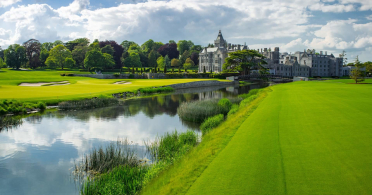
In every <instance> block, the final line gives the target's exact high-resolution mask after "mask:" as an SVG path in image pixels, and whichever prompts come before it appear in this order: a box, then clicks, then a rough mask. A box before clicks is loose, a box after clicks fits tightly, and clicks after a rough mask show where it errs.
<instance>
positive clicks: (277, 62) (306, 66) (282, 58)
mask: <svg viewBox="0 0 372 195" xmlns="http://www.w3.org/2000/svg"><path fill="white" fill-rule="evenodd" d="M244 49H249V48H248V46H247V45H246V44H244V45H234V44H230V43H228V42H227V41H226V40H225V39H224V38H223V36H222V33H221V31H219V33H218V36H217V39H216V40H215V41H214V47H213V48H204V49H203V50H202V51H201V52H200V54H199V72H203V70H204V67H205V70H206V71H207V72H211V71H212V72H221V71H222V65H223V64H224V63H225V59H226V58H227V57H228V54H229V53H230V52H234V51H238V50H244ZM257 51H258V52H259V53H261V54H262V55H264V56H265V57H266V62H267V65H265V66H266V68H268V69H269V72H270V74H275V75H282V76H301V77H314V76H315V77H316V76H320V77H331V76H345V75H344V74H345V73H346V71H343V68H342V67H343V66H342V65H343V58H342V57H335V56H334V55H333V54H330V55H328V54H327V52H324V53H323V51H320V52H319V54H316V53H315V50H310V49H308V50H304V51H303V52H299V51H298V52H295V53H294V54H288V53H287V52H283V53H280V51H279V47H275V48H274V50H271V49H270V48H269V49H267V48H264V49H263V50H262V49H261V50H260V49H258V50H257Z"/></svg>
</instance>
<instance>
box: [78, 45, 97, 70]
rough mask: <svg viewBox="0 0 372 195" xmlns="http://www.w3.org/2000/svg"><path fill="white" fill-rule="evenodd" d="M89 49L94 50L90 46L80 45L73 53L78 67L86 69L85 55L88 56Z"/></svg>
mask: <svg viewBox="0 0 372 195" xmlns="http://www.w3.org/2000/svg"><path fill="white" fill-rule="evenodd" d="M97 46H98V45H97ZM89 49H92V48H90V47H88V46H82V45H78V46H76V47H75V49H74V50H73V51H72V53H71V54H72V59H74V60H75V62H76V65H77V66H78V67H81V68H84V59H85V55H86V54H87V52H88V51H89Z"/></svg>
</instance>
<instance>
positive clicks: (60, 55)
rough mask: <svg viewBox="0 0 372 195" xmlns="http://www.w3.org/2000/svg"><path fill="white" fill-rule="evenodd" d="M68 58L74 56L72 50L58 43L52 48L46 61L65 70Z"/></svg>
mask: <svg viewBox="0 0 372 195" xmlns="http://www.w3.org/2000/svg"><path fill="white" fill-rule="evenodd" d="M66 58H72V54H71V51H70V50H68V49H67V48H66V47H65V46H63V45H57V46H55V47H53V49H51V50H50V52H49V57H48V58H47V60H46V63H47V65H48V63H49V65H52V66H57V67H60V68H62V70H63V68H64V67H65V65H66ZM52 61H53V62H52ZM49 65H48V66H49Z"/></svg>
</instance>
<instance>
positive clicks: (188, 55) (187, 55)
mask: <svg viewBox="0 0 372 195" xmlns="http://www.w3.org/2000/svg"><path fill="white" fill-rule="evenodd" d="M189 57H190V52H189V51H188V50H186V51H185V52H183V54H182V55H181V57H180V61H181V64H184V63H185V62H186V59H187V58H189Z"/></svg>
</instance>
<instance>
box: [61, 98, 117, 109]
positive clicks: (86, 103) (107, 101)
mask: <svg viewBox="0 0 372 195" xmlns="http://www.w3.org/2000/svg"><path fill="white" fill-rule="evenodd" d="M118 103H119V100H118V99H116V98H108V97H99V98H95V99H86V100H72V101H66V102H60V103H59V104H58V108H59V109H61V110H71V109H87V108H100V107H105V106H110V105H115V104H118Z"/></svg>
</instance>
